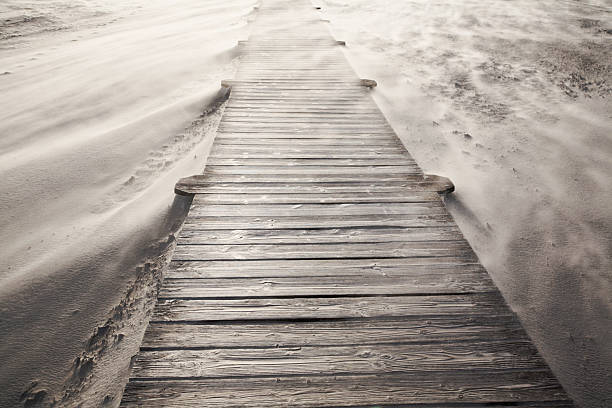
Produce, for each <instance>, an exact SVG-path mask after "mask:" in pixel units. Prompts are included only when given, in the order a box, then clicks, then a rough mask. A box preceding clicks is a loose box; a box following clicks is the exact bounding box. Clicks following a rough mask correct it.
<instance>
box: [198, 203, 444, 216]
mask: <svg viewBox="0 0 612 408" xmlns="http://www.w3.org/2000/svg"><path fill="white" fill-rule="evenodd" d="M378 214H424V215H439V214H444V215H446V214H448V211H447V210H446V207H445V206H444V204H443V203H442V201H440V200H436V201H424V202H416V203H383V204H380V203H361V204H250V205H245V204H204V203H203V202H202V201H201V200H199V199H196V200H194V201H193V203H192V204H191V209H190V211H189V216H190V217H218V216H231V215H240V216H245V217H250V216H275V217H299V216H319V215H338V216H350V215H378Z"/></svg>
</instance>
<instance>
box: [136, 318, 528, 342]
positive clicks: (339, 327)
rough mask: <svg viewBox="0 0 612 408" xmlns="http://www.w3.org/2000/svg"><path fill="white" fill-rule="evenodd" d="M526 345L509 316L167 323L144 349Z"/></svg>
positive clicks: (154, 328) (155, 329) (150, 333)
mask: <svg viewBox="0 0 612 408" xmlns="http://www.w3.org/2000/svg"><path fill="white" fill-rule="evenodd" d="M485 339H489V340H493V341H498V340H522V341H525V340H527V336H526V335H525V331H524V330H523V328H522V327H521V325H520V323H519V322H518V320H517V319H516V318H515V317H514V316H511V315H508V316H495V317H491V318H487V317H478V318H474V317H466V318H465V319H464V320H460V319H456V318H453V317H448V316H439V317H438V316H428V317H414V318H390V319H380V320H378V319H367V320H359V319H357V320H346V321H336V320H320V321H315V322H299V323H288V322H283V323H274V322H271V323H266V324H212V325H211V324H196V325H193V324H187V323H180V324H166V323H153V324H152V325H151V326H149V328H148V329H147V333H146V335H145V338H144V341H143V343H142V348H143V349H147V350H152V349H184V348H191V349H198V348H209V349H220V348H248V347H252V348H255V347H302V346H310V347H313V346H323V347H324V346H340V345H345V346H346V345H375V344H409V343H415V342H416V343H425V342H430V343H431V342H457V341H478V340H480V341H482V340H485Z"/></svg>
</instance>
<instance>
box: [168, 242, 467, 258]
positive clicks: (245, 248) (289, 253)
mask: <svg viewBox="0 0 612 408" xmlns="http://www.w3.org/2000/svg"><path fill="white" fill-rule="evenodd" d="M469 252H471V248H470V246H469V244H467V243H466V242H464V241H442V242H440V241H430V242H384V243H373V244H372V243H359V242H356V243H340V244H310V243H301V244H273V245H266V244H253V245H248V244H247V245H179V246H177V247H176V249H175V251H174V258H173V259H175V260H181V261H188V260H193V261H198V260H202V261H205V260H224V259H228V260H231V259H316V258H328V259H329V258H411V257H445V256H460V255H462V254H466V255H467V254H468V253H469Z"/></svg>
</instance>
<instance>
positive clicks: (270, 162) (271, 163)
mask: <svg viewBox="0 0 612 408" xmlns="http://www.w3.org/2000/svg"><path fill="white" fill-rule="evenodd" d="M207 163H208V166H209V167H208V169H210V166H241V167H249V166H265V167H281V168H283V169H291V168H300V167H302V166H320V167H330V166H336V167H347V166H351V167H370V166H374V167H375V166H389V165H401V166H404V167H410V168H411V169H416V170H419V172H420V169H419V167H418V166H417V165H416V163H414V162H413V161H412V160H410V159H408V158H404V159H403V160H402V161H398V162H396V164H392V163H389V160H386V159H378V158H373V159H284V158H281V157H273V158H269V159H251V158H248V157H247V158H245V159H224V158H219V157H214V156H213V157H210V158H209V160H208V162H207ZM213 168H214V167H213Z"/></svg>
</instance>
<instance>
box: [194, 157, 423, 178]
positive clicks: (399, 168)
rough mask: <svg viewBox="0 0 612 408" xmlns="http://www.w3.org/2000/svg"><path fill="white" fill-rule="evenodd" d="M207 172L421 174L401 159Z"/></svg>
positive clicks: (210, 170) (226, 168)
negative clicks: (359, 164)
mask: <svg viewBox="0 0 612 408" xmlns="http://www.w3.org/2000/svg"><path fill="white" fill-rule="evenodd" d="M206 171H207V174H210V175H214V174H246V175H251V174H279V173H283V174H284V175H287V174H297V175H308V174H322V173H324V174H329V175H332V174H342V175H344V174H354V173H355V172H356V171H358V172H367V173H369V174H385V175H387V174H408V175H412V174H421V172H420V170H419V169H418V168H416V167H415V166H410V165H403V164H402V162H401V161H399V160H398V161H397V162H395V163H392V164H390V165H375V166H368V165H362V166H339V165H335V166H325V165H319V166H315V167H313V166H301V165H295V166H282V165H281V166H275V165H274V164H273V163H272V164H268V165H248V164H246V163H245V164H243V165H242V166H236V165H218V164H212V165H209V166H207V168H206Z"/></svg>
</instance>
